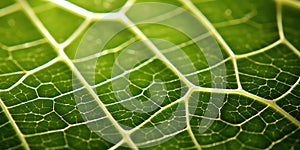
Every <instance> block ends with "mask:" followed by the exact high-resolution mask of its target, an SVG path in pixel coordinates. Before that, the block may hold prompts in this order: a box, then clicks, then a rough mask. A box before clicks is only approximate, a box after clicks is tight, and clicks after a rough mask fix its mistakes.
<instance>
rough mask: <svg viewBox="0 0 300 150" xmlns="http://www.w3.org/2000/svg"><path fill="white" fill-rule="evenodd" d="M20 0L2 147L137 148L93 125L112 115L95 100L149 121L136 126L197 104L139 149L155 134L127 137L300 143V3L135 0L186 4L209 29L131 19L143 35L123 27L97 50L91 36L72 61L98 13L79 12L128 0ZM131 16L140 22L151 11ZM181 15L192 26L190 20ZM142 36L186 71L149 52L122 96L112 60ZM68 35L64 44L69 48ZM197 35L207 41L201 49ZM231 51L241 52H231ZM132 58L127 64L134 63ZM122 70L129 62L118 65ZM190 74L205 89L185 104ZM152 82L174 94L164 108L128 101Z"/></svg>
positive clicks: (122, 119)
mask: <svg viewBox="0 0 300 150" xmlns="http://www.w3.org/2000/svg"><path fill="white" fill-rule="evenodd" d="M20 2H21V1H16V2H15V1H11V0H1V1H0V100H1V103H0V106H1V107H0V149H26V148H30V149H109V148H112V147H114V146H115V148H116V149H130V148H128V147H130V144H128V143H121V144H120V145H116V144H117V143H110V142H109V141H108V140H107V139H106V138H103V137H101V134H103V133H102V132H106V131H107V130H105V129H106V128H107V129H111V131H116V127H115V125H113V124H107V126H106V128H104V129H103V130H102V128H101V129H99V130H97V131H95V130H93V129H92V128H91V127H90V124H93V123H94V124H96V125H97V123H98V125H99V124H101V123H103V124H104V123H107V122H104V121H103V120H105V119H107V118H108V115H105V116H104V118H105V119H103V120H101V119H100V121H99V120H98V122H97V119H99V118H97V117H99V116H100V115H102V114H101V113H103V112H104V110H103V109H102V108H100V107H99V101H100V102H101V103H103V105H104V107H105V109H106V110H107V111H108V112H109V113H110V115H111V116H112V117H113V119H114V120H115V121H116V122H117V123H119V124H122V126H123V127H125V126H126V127H125V128H134V127H137V126H139V125H141V127H140V128H139V129H144V128H149V127H155V126H157V125H160V124H162V123H165V122H168V119H170V118H172V117H174V113H175V112H176V110H177V108H178V107H180V106H186V104H188V103H189V105H188V107H184V108H182V110H181V111H179V112H176V113H178V114H179V115H178V114H177V116H176V117H177V119H178V118H179V119H178V120H177V121H178V122H176V124H174V122H170V123H171V124H172V123H173V124H172V125H173V126H172V125H171V126H165V127H162V128H161V129H162V130H161V132H154V130H153V131H149V132H148V133H147V134H145V135H148V136H149V137H154V139H153V140H152V141H147V142H149V143H150V144H154V145H150V147H142V146H140V145H143V144H144V145H147V144H148V143H146V144H145V143H141V142H144V141H143V140H145V139H147V138H148V137H147V136H142V137H138V138H137V137H136V135H139V134H140V133H138V132H134V133H132V134H131V135H129V137H130V138H133V141H134V142H136V144H137V145H138V147H139V148H140V149H149V150H150V149H157V150H161V149H165V150H168V149H197V148H199V147H201V148H202V149H212V150H214V149H300V144H299V139H300V130H299V129H300V128H299V127H300V124H299V120H300V85H299V76H300V65H299V64H300V59H299V57H300V52H299V48H300V44H299V43H300V41H299V39H300V32H299V27H298V26H299V24H300V21H299V19H298V18H299V14H300V11H299V6H300V3H299V2H298V1H292V0H283V1H282V2H281V3H279V1H272V0H263V1H262V0H254V1H253V0H245V1H239V2H235V1H231V0H215V1H210V0H203V1H200V0H191V4H192V5H193V6H194V7H191V6H189V5H186V4H187V3H185V2H187V1H185V0H183V1H174V0H137V1H136V2H135V3H140V4H142V3H143V2H162V3H167V4H171V5H175V6H177V7H181V8H184V9H186V10H187V11H189V12H191V13H192V14H193V15H194V16H195V17H196V18H197V19H198V20H200V22H202V23H203V22H204V23H206V24H205V26H206V27H207V32H203V34H201V35H200V38H199V37H198V38H196V39H191V38H190V37H188V36H187V35H186V34H184V33H182V32H180V31H178V30H177V29H174V28H172V27H168V26H165V25H162V24H153V23H141V24H135V23H136V22H134V21H133V23H134V24H135V26H136V27H137V29H138V30H139V31H140V32H141V33H142V34H143V35H144V36H145V37H141V35H138V34H137V32H136V31H135V30H133V29H132V28H124V30H122V31H121V32H119V33H118V34H116V35H114V36H113V37H112V38H111V39H110V40H109V41H108V42H107V43H106V44H105V45H103V49H99V44H103V43H101V42H102V41H94V39H93V37H90V39H89V40H90V43H89V44H88V45H86V46H87V47H86V48H87V49H88V48H93V49H94V51H93V52H95V53H90V52H89V51H84V52H83V53H84V55H83V56H84V57H82V58H78V57H76V56H77V55H78V54H77V50H78V46H79V45H80V44H81V43H80V42H81V41H82V39H83V38H86V37H85V35H86V33H87V32H88V31H89V30H88V29H89V28H90V27H91V26H93V25H94V23H97V22H98V21H99V20H101V19H100V18H96V19H95V18H93V19H92V18H87V16H85V14H81V15H80V13H81V12H80V11H82V10H80V9H78V8H81V9H83V11H89V12H91V13H94V14H98V15H99V16H100V15H101V14H102V13H107V14H111V13H115V12H116V11H118V10H119V9H120V8H122V7H123V6H124V5H125V3H126V2H128V1H125V0H101V1H85V2H84V1H80V0H69V1H65V4H69V5H65V4H64V3H62V2H59V1H57V3H60V4H61V6H59V5H57V4H55V3H52V2H51V1H36V0H27V1H22V2H23V3H20ZM131 5H132V4H130V6H131ZM70 7H72V8H73V9H70ZM74 8H75V9H74ZM153 9H154V8H153ZM166 10H167V9H166ZM74 11H76V13H75V12H74ZM146 11H148V12H149V13H152V19H154V20H155V19H157V20H160V19H161V20H167V19H170V18H171V19H173V18H176V17H177V16H178V15H180V13H179V12H177V11H176V10H175V11H174V10H173V11H171V10H170V11H169V10H167V11H163V12H155V11H152V9H150V10H146ZM197 11H199V12H197ZM195 12H196V13H195ZM165 13H167V14H165ZM168 13H169V14H168ZM125 15H130V17H137V18H139V17H141V18H143V17H144V16H147V15H149V14H143V13H137V12H135V13H134V14H130V13H128V14H125ZM202 15H203V16H202ZM99 16H98V17H99ZM150 16H151V14H150ZM201 17H202V18H201ZM281 17H282V18H281ZM130 19H133V20H134V19H135V18H130ZM150 19H151V18H150ZM205 19H206V20H205ZM174 20H175V21H178V22H180V21H181V20H176V19H174ZM206 21H207V22H206ZM108 22H110V23H111V25H112V26H113V25H118V26H124V27H125V26H126V25H125V23H124V22H122V21H121V19H112V20H109V21H108ZM180 23H181V25H183V26H184V25H186V23H188V22H180ZM280 25H282V28H281V26H280ZM214 29H216V30H214ZM94 34H95V35H98V34H100V35H101V34H106V32H103V33H94ZM282 35H284V37H283V36H282ZM201 36H204V38H201ZM280 36H282V37H280ZM207 37H213V38H215V40H216V43H217V44H218V45H219V46H220V51H221V53H222V55H223V56H222V58H215V59H216V61H215V63H214V64H210V65H209V63H208V61H207V58H206V55H205V54H204V51H203V49H206V48H207V49H208V50H213V48H214V47H212V46H211V45H210V43H206V40H207ZM143 38H146V39H147V40H150V42H153V44H154V46H156V47H157V48H158V51H159V52H161V53H162V55H164V56H167V57H166V58H167V59H168V60H169V61H170V62H172V63H173V64H172V65H174V64H176V65H174V66H175V68H176V67H177V69H178V68H180V67H181V69H178V70H179V71H178V72H179V73H182V76H180V75H178V72H176V70H175V69H174V66H173V67H172V66H170V64H168V63H167V62H166V61H165V60H164V58H158V56H157V55H155V54H154V53H153V52H151V54H152V55H151V57H149V58H147V59H145V60H142V61H140V62H138V63H136V64H135V65H134V66H133V68H132V70H129V71H128V72H126V71H125V70H124V69H123V70H124V71H125V74H126V75H128V76H127V79H126V82H127V83H128V87H126V88H127V89H128V91H129V92H130V93H131V95H130V97H129V98H128V99H125V100H124V99H123V100H124V101H121V100H120V99H118V96H117V94H118V92H120V91H121V90H120V91H116V90H114V89H113V82H114V81H118V80H121V79H124V78H125V76H126V75H121V76H119V77H116V76H117V75H120V74H121V73H122V72H121V73H119V74H113V69H114V67H116V66H114V65H116V60H117V59H118V57H119V56H120V55H121V54H122V52H124V51H126V50H127V49H128V48H129V49H131V48H132V47H130V46H132V44H134V43H136V42H141V43H143V42H144V41H143ZM220 38H221V39H220ZM280 38H281V41H278V40H280ZM155 39H162V40H166V41H169V42H171V43H172V44H173V45H171V46H170V45H169V44H166V43H163V42H161V43H160V42H157V41H155ZM53 40H54V41H55V42H54V43H53ZM64 42H67V43H66V44H67V45H61V43H64ZM68 42H69V43H68ZM197 42H200V43H201V44H203V45H201V46H200V47H198V46H197V45H196V43H197ZM56 44H58V45H56ZM62 46H64V47H62ZM141 47H142V48H141V50H144V51H152V48H151V46H149V45H147V44H145V43H143V44H142V45H141ZM176 48H179V49H181V50H182V52H183V53H179V52H178V51H176V50H178V49H176ZM174 49H175V50H174ZM230 50H232V52H233V54H234V55H236V59H235V58H233V57H231V56H230V55H231V51H230ZM130 52H132V51H129V53H130ZM64 54H66V55H64ZM183 54H184V55H183ZM130 56H132V55H130ZM214 56H215V55H211V56H210V57H211V58H214ZM89 57H91V58H89ZM129 59H130V58H124V61H123V60H121V61H122V62H125V64H126V60H129ZM151 59H153V60H151ZM185 59H188V60H189V61H190V62H191V64H192V66H193V71H192V72H184V71H185V70H184V68H185V67H186V68H188V67H190V66H188V65H187V63H183V62H185V61H184V60H185ZM150 60H151V61H150ZM93 61H95V62H96V67H95V69H94V70H92V71H91V70H90V68H89V66H88V65H87V64H89V63H90V62H93ZM148 61H149V62H148ZM235 61H236V62H235ZM222 65H224V66H225V68H226V73H225V75H224V76H221V77H220V76H218V74H214V73H217V72H218V71H220V70H221V69H222ZM117 67H119V69H121V70H122V65H119V66H117ZM76 68H83V69H80V70H76ZM236 71H237V72H236ZM78 72H79V73H80V74H81V75H83V77H82V78H80V76H78V75H77V74H76V73H78ZM91 74H92V75H93V76H92V77H91V76H90V75H91ZM237 76H238V78H237ZM185 78H186V79H187V80H188V81H190V82H192V81H195V80H196V81H197V82H192V83H194V84H195V86H197V87H193V88H194V89H193V90H194V91H193V92H191V93H190V94H189V95H188V96H187V97H185V98H184V99H183V100H181V101H178V100H180V98H182V97H183V96H184V95H185V94H186V93H188V90H189V89H191V87H190V86H191V85H188V84H187V83H185V82H186V81H184V79H185ZM154 79H160V80H161V81H162V83H164V85H165V87H166V89H165V91H164V92H165V93H166V96H165V97H164V99H163V101H162V103H161V104H160V106H159V107H157V108H155V109H153V110H152V111H149V112H144V113H141V112H137V111H134V110H131V109H129V108H127V107H126V106H125V105H124V103H125V101H126V100H127V101H130V100H131V98H132V99H135V100H137V101H139V102H146V101H148V100H149V99H151V96H153V95H155V93H154V94H153V93H151V90H150V88H149V87H150V85H151V84H152V81H153V80H154ZM85 80H87V82H85ZM220 82H226V86H224V87H222V86H220V85H219V84H220ZM213 87H222V88H220V89H218V88H213ZM238 88H241V89H239V90H237V89H238ZM93 91H94V92H95V93H94V95H93ZM240 91H243V92H240ZM214 94H220V95H222V94H224V95H223V96H224V97H222V96H220V97H221V99H213V101H210V100H211V98H212V97H213V96H216V95H214ZM93 96H94V97H93ZM96 100H98V102H97V101H96ZM270 101H272V102H270ZM132 105H133V106H134V105H135V104H132ZM207 108H210V110H209V111H207ZM187 109H188V110H187ZM97 110H98V111H97ZM99 110H100V111H99ZM94 112H97V113H94ZM182 112H183V113H182ZM186 112H187V114H186ZM216 112H217V114H216V116H214V114H215V113H216ZM89 113H90V114H93V113H94V114H93V115H91V116H88V117H90V118H88V117H86V116H85V114H89ZM180 113H182V114H184V115H182V114H180ZM211 116H214V117H211ZM94 119H96V120H94ZM173 119H174V118H173ZM87 120H88V121H87ZM145 121H147V122H146V123H145ZM210 121H211V124H210V125H209V128H208V129H207V130H206V131H205V132H203V133H202V132H200V129H204V128H206V127H205V126H202V125H203V124H201V123H203V122H210ZM143 123H145V124H143ZM178 124H184V126H183V128H182V130H181V131H178V132H177V133H176V134H175V133H174V132H173V133H172V134H174V135H164V134H163V133H164V132H165V131H168V130H170V129H172V128H173V127H174V126H176V125H178ZM114 135H119V133H118V132H115V133H114ZM111 136H113V135H111ZM168 136H170V138H169V139H168V138H167V137H168ZM164 139H168V140H167V141H164ZM139 144H140V145H139Z"/></svg>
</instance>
